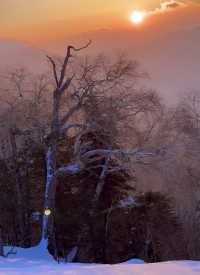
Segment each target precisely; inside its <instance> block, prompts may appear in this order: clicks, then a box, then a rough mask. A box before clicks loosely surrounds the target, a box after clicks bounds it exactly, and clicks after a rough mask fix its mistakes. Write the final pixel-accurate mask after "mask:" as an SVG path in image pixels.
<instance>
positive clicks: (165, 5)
mask: <svg viewBox="0 0 200 275" xmlns="http://www.w3.org/2000/svg"><path fill="white" fill-rule="evenodd" d="M186 6H187V4H186V2H185V1H179V0H169V1H165V2H162V3H161V4H160V7H159V8H156V9H155V10H153V11H149V12H147V14H148V15H154V14H158V13H163V12H168V11H171V10H174V9H177V8H182V7H186Z"/></svg>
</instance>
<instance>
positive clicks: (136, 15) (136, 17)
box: [130, 10, 145, 25]
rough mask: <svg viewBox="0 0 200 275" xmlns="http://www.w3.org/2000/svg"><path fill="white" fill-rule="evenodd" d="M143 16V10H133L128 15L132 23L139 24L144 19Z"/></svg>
mask: <svg viewBox="0 0 200 275" xmlns="http://www.w3.org/2000/svg"><path fill="white" fill-rule="evenodd" d="M144 18H145V12H144V11H137V10H136V11H134V12H133V13H132V14H131V16H130V20H131V21H132V23H134V24H136V25H139V24H141V23H142V22H143V21H144Z"/></svg>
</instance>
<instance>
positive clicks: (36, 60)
mask: <svg viewBox="0 0 200 275" xmlns="http://www.w3.org/2000/svg"><path fill="white" fill-rule="evenodd" d="M0 61H1V62H0V71H1V72H5V71H6V70H10V69H12V68H13V67H26V68H28V69H29V70H31V71H32V70H33V71H36V70H37V71H42V70H43V69H44V68H45V67H46V65H47V63H46V59H45V51H43V50H41V49H37V48H33V47H31V46H30V45H28V44H25V43H22V42H16V41H12V40H0Z"/></svg>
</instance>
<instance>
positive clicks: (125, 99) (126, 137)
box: [0, 42, 200, 263]
mask: <svg viewBox="0 0 200 275" xmlns="http://www.w3.org/2000/svg"><path fill="white" fill-rule="evenodd" d="M90 43H91V42H88V44H86V45H84V46H83V47H80V48H76V47H74V46H68V47H67V52H66V55H65V56H64V58H60V57H52V56H47V60H48V62H49V72H47V73H44V74H38V75H37V74H35V75H33V74H31V73H29V72H28V71H27V70H25V69H23V68H19V69H16V70H11V72H10V73H6V72H3V74H2V76H3V80H2V81H3V83H4V84H3V86H2V87H1V94H0V104H1V107H0V110H1V114H0V132H1V138H0V139H1V151H0V156H1V160H0V175H1V180H0V185H1V188H0V192H1V198H2V203H1V205H0V206H1V208H2V209H1V212H2V213H3V211H5V213H8V215H5V216H6V217H5V216H3V215H0V243H1V254H2V255H4V256H6V255H5V253H4V246H13V247H14V246H17V247H26V248H28V247H32V246H33V245H36V244H38V243H41V239H42V240H43V239H45V240H47V245H48V250H49V253H50V254H52V255H53V257H54V258H55V259H57V260H59V259H65V261H67V262H70V261H83V262H107V263H115V262H120V261H123V260H126V259H128V258H129V257H130V258H131V257H141V258H143V259H145V260H146V261H159V260H168V259H181V257H182V258H188V259H199V257H200V234H199V232H200V200H199V194H200V186H199V184H200V183H199V179H200V172H199V169H198V165H199V142H200V110H199V107H200V97H199V95H198V94H197V93H196V94H195V93H193V94H192V93H190V94H189V96H188V97H187V98H185V99H184V100H182V101H181V102H180V103H179V104H178V106H176V107H173V108H170V107H167V106H165V103H164V102H163V101H162V99H161V98H160V97H159V96H158V94H157V92H156V91H154V90H152V89H147V88H144V87H143V85H142V81H143V80H144V79H145V77H146V74H145V73H144V72H143V71H142V70H141V68H140V66H139V64H138V62H137V61H132V60H129V59H128V58H127V57H126V56H125V55H122V54H121V55H119V56H117V57H116V59H114V60H113V59H111V58H109V57H108V56H106V55H103V54H101V55H98V56H96V57H95V58H94V57H93V58H92V57H90V56H86V57H84V56H83V55H82V53H83V52H84V49H86V48H88V47H89V46H90ZM150 73H151V72H150ZM158 192H159V193H158ZM11 194H13V195H11ZM11 196H13V202H10V201H9V198H10V197H11ZM158 217H159V218H158ZM120 224H121V227H120V230H119V231H118V230H116V227H118V226H119V225H120ZM8 227H11V230H9V233H7V231H8ZM133 228H135V231H134V232H133V231H131V230H133ZM67 231H68V232H67ZM174 231H175V233H174V234H173V233H172V232H174ZM123 236H125V237H123ZM177 242H178V243H179V244H178V245H177V246H174V244H177ZM119 246H120V247H121V248H120V247H119ZM11 253H12V251H11ZM111 255H112V256H111Z"/></svg>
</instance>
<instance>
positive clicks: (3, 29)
mask: <svg viewBox="0 0 200 275" xmlns="http://www.w3.org/2000/svg"><path fill="white" fill-rule="evenodd" d="M0 2H1V3H0V39H1V38H9V39H16V40H24V41H28V42H31V43H34V44H40V43H46V42H48V41H52V40H59V39H63V38H65V37H67V36H70V35H78V34H80V33H84V32H91V31H96V30H99V29H115V30H123V29H127V28H131V26H132V27H134V26H133V25H134V24H139V23H142V21H145V22H144V23H145V24H141V25H142V28H147V27H148V26H153V25H155V26H157V27H158V28H159V26H161V24H162V28H161V27H160V29H162V30H163V28H164V29H165V28H167V27H169V26H171V25H173V27H174V26H175V27H178V26H179V25H180V26H181V25H183V24H186V26H187V27H190V25H191V26H192V25H198V24H200V16H199V14H200V5H199V4H198V1H196V0H194V2H192V0H190V1H187V0H186V1H184V2H185V3H188V4H186V5H182V3H183V1H182V0H166V1H164V0H135V1H130V0H109V1H104V0H73V1H67V0H56V1H55V0H42V1H41V0H34V1H33V0H0ZM143 10H145V11H146V13H147V14H148V16H147V18H145V17H146V14H144V13H143V12H139V11H143ZM134 11H135V12H134ZM131 13H132V15H131V20H130V14H131ZM175 13H176V15H175ZM144 19H145V20H144ZM131 21H132V22H131ZM183 21H184V22H186V23H184V22H183ZM133 23H134V24H133ZM140 29H141V28H140Z"/></svg>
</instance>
